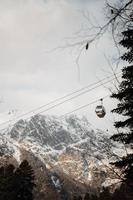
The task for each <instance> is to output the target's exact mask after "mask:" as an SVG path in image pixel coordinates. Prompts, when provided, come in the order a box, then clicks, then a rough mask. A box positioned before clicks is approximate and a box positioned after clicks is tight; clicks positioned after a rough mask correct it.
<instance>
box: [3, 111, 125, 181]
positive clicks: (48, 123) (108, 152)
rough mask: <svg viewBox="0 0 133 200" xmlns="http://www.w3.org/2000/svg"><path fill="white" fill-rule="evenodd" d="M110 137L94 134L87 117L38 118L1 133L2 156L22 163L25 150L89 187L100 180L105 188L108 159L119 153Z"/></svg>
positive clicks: (103, 133)
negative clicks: (22, 152)
mask: <svg viewBox="0 0 133 200" xmlns="http://www.w3.org/2000/svg"><path fill="white" fill-rule="evenodd" d="M109 137H110V136H109V135H108V134H107V133H105V132H102V131H100V130H94V129H93V128H92V126H91V124H90V123H89V122H88V120H87V119H86V118H85V117H82V118H78V117H77V116H74V115H73V116H69V117H66V118H62V119H61V118H58V117H55V116H43V115H35V116H33V117H32V118H31V119H30V120H28V121H26V120H19V121H18V122H17V123H16V124H15V125H14V126H13V127H12V128H11V129H7V130H6V131H3V132H1V136H0V156H3V155H4V156H5V155H6V156H12V155H13V156H14V157H15V158H16V160H17V161H18V162H19V160H20V159H21V158H20V157H21V150H22V149H25V150H26V151H29V152H32V153H33V154H34V155H35V156H37V157H38V158H39V159H40V160H41V161H42V162H44V163H45V165H46V166H47V167H48V168H49V169H52V170H53V171H56V172H57V171H58V173H59V172H62V173H65V174H67V175H68V176H70V177H72V178H73V179H75V180H76V181H77V180H78V181H80V182H87V183H89V184H90V183H92V182H93V181H94V180H96V177H97V179H99V177H100V183H99V184H102V183H104V182H105V179H106V178H107V173H108V168H107V166H108V159H114V158H115V156H116V155H115V152H116V150H117V146H116V145H115V144H114V143H112V142H111V140H110V139H109ZM121 151H122V149H121ZM120 153H121V152H120Z"/></svg>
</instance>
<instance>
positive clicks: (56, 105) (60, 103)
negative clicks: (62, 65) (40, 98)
mask: <svg viewBox="0 0 133 200" xmlns="http://www.w3.org/2000/svg"><path fill="white" fill-rule="evenodd" d="M117 78H118V77H117ZM114 79H115V78H113V79H111V80H109V81H106V82H103V84H107V83H109V82H111V81H113V80H114ZM101 86H102V85H101V83H100V84H99V85H97V86H95V87H93V88H91V89H89V90H86V91H84V92H81V93H79V94H77V95H75V96H72V97H71V98H69V99H66V100H64V101H61V102H59V103H57V104H55V105H52V106H50V107H49V108H46V109H45V110H42V111H40V112H38V113H37V114H41V113H43V112H46V111H49V110H51V109H53V108H56V107H58V106H60V105H62V104H64V103H66V102H68V101H71V100H73V99H75V98H77V97H79V96H81V95H83V94H86V93H89V92H91V91H92V90H94V89H97V88H99V87H101Z"/></svg>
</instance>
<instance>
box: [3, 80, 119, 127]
mask: <svg viewBox="0 0 133 200" xmlns="http://www.w3.org/2000/svg"><path fill="white" fill-rule="evenodd" d="M111 77H112V76H111ZM118 77H120V76H117V78H118ZM106 79H107V78H106ZM106 79H104V80H106ZM115 79H116V78H113V79H110V80H108V81H106V82H103V84H107V83H109V82H111V81H113V80H115ZM102 81H103V80H102ZM97 84H99V81H98V82H97ZM91 85H92V86H93V85H96V83H95V84H91ZM101 86H102V85H101V83H100V84H99V85H96V86H95V87H93V88H90V89H87V90H85V88H87V86H86V87H84V89H83V88H82V89H80V90H77V91H75V92H73V93H69V94H68V95H65V96H64V97H60V98H58V99H56V100H54V101H51V102H49V103H47V104H45V105H43V106H41V107H39V108H37V109H34V110H32V111H29V112H27V113H24V114H22V115H19V116H17V117H16V118H14V119H12V120H8V121H5V122H3V123H1V124H0V125H4V124H7V123H11V122H13V121H15V120H16V119H18V118H21V117H24V116H25V115H28V114H30V113H33V112H35V111H36V110H39V109H41V108H43V107H46V106H48V105H50V104H52V102H53V103H54V102H56V101H59V100H61V99H64V98H65V97H69V96H71V95H72V94H76V93H78V92H79V91H82V90H85V91H83V92H81V93H79V94H77V95H75V96H72V97H71V98H68V99H65V100H64V101H61V102H59V103H57V104H55V105H52V106H50V107H48V108H47V109H45V110H43V111H40V112H37V113H36V114H41V113H43V112H46V111H49V110H51V109H53V108H55V107H58V106H60V105H62V104H64V103H66V102H68V101H71V100H73V99H75V98H77V97H79V96H81V95H83V94H86V93H89V92H91V91H92V90H94V89H96V88H98V87H101ZM30 117H31V116H30ZM30 117H28V118H26V119H29V118H30Z"/></svg>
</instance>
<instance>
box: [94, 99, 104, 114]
mask: <svg viewBox="0 0 133 200" xmlns="http://www.w3.org/2000/svg"><path fill="white" fill-rule="evenodd" d="M102 101H103V100H102V99H101V105H98V106H97V107H96V109H95V113H96V115H97V116H98V117H99V118H103V117H104V116H105V115H106V110H105V108H104V106H103V105H102Z"/></svg>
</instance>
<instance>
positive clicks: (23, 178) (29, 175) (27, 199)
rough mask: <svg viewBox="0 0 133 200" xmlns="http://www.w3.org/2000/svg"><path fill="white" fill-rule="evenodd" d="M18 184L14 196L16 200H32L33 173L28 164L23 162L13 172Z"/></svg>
mask: <svg viewBox="0 0 133 200" xmlns="http://www.w3.org/2000/svg"><path fill="white" fill-rule="evenodd" d="M15 175H16V183H18V186H17V190H16V194H17V200H32V199H33V193H32V191H33V187H34V186H35V184H34V172H33V170H32V167H31V166H30V165H29V163H28V162H27V161H26V160H24V161H23V162H22V163H21V164H20V166H19V168H18V169H17V170H16V172H15Z"/></svg>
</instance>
